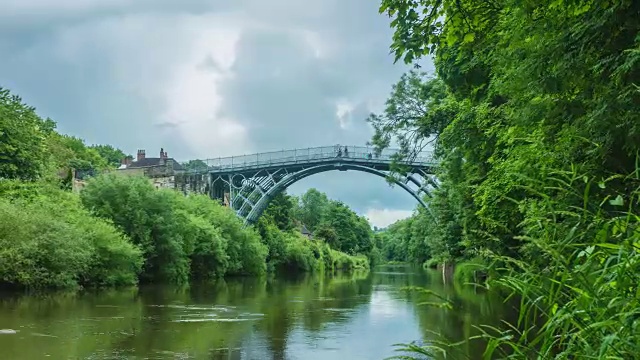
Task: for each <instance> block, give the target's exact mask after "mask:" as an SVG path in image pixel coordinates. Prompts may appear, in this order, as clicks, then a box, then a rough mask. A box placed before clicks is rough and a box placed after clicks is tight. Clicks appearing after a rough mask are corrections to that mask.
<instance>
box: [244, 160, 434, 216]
mask: <svg viewBox="0 0 640 360" xmlns="http://www.w3.org/2000/svg"><path fill="white" fill-rule="evenodd" d="M336 170H338V171H347V170H354V171H361V172H366V173H369V174H373V175H376V176H380V177H382V178H385V179H389V176H388V174H387V173H385V172H383V171H380V170H377V169H374V168H371V167H367V166H363V165H358V164H350V163H334V164H323V165H317V166H312V167H309V168H306V169H303V170H301V171H298V172H295V173H291V174H288V175H286V176H284V177H283V178H282V179H281V180H280V181H278V182H276V183H275V184H274V185H273V186H272V187H270V188H269V189H268V190H267V191H266V192H265V193H264V194H262V196H261V197H260V200H258V202H257V203H255V205H254V206H252V208H251V210H250V211H249V213H248V214H247V216H246V218H245V223H246V224H252V223H254V222H256V221H257V220H258V218H260V215H262V213H263V212H264V211H265V209H266V208H267V206H268V205H269V202H270V201H271V200H272V199H273V197H275V196H276V195H277V194H278V193H280V192H282V191H284V190H285V189H286V188H288V187H289V186H291V185H293V184H294V183H296V182H298V181H300V180H302V179H304V178H307V177H309V176H312V175H316V174H319V173H323V172H328V171H336ZM391 180H392V181H393V183H394V184H396V185H398V186H399V187H400V188H402V189H403V190H405V191H406V192H408V193H409V194H410V195H411V196H412V197H413V198H414V199H416V201H417V202H418V204H420V205H421V206H422V207H424V208H427V205H426V203H425V202H424V200H423V199H422V198H421V197H420V190H419V191H415V190H413V189H412V188H411V187H410V186H408V185H407V182H412V183H414V184H416V185H418V186H420V187H421V186H422V184H421V183H420V182H419V181H418V180H417V179H416V178H415V177H413V176H412V175H409V176H407V178H406V180H405V181H404V182H403V181H400V180H398V179H396V178H391ZM429 180H431V179H429ZM430 184H432V185H434V184H433V183H432V182H431V181H430ZM422 192H424V193H425V194H427V195H428V196H430V194H429V192H428V191H427V190H426V189H424V188H422Z"/></svg>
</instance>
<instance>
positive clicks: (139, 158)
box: [136, 150, 145, 161]
mask: <svg viewBox="0 0 640 360" xmlns="http://www.w3.org/2000/svg"><path fill="white" fill-rule="evenodd" d="M144 156H145V152H144V150H138V156H137V158H136V161H140V160H144Z"/></svg>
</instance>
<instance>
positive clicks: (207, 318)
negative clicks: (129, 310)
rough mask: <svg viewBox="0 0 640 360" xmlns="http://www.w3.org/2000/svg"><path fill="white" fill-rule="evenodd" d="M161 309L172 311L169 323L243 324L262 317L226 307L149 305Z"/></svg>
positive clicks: (261, 315)
mask: <svg viewBox="0 0 640 360" xmlns="http://www.w3.org/2000/svg"><path fill="white" fill-rule="evenodd" d="M149 306H153V307H163V308H168V309H171V310H173V311H174V314H171V315H173V316H172V317H173V319H172V320H170V321H171V322H178V323H201V322H244V321H257V320H260V319H262V318H263V317H264V314H261V313H251V312H243V311H240V310H239V309H238V308H237V307H235V306H226V305H212V306H203V305H177V304H172V305H149Z"/></svg>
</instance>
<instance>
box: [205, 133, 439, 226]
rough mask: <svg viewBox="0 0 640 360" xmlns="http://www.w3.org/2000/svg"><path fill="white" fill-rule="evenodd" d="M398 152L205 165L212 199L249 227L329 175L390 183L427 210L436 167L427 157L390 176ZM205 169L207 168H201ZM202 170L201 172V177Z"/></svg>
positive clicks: (300, 154)
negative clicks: (273, 205)
mask: <svg viewBox="0 0 640 360" xmlns="http://www.w3.org/2000/svg"><path fill="white" fill-rule="evenodd" d="M396 153H397V150H394V149H386V150H384V151H383V152H382V153H381V154H379V155H376V154H375V153H374V151H373V150H372V149H371V148H369V147H362V146H343V145H335V146H324V147H314V148H306V149H294V150H283V151H274V152H265V153H257V154H251V155H242V156H231V157H225V158H218V159H209V160H206V161H205V162H206V163H207V170H206V172H207V173H208V175H209V176H208V180H207V181H208V184H207V185H208V186H206V188H207V191H208V193H209V196H210V197H211V198H212V199H216V200H219V201H221V202H222V203H223V204H224V205H226V206H229V207H231V208H232V209H233V210H234V211H235V212H236V214H237V215H238V216H240V217H242V218H244V219H245V223H246V224H252V223H254V222H255V221H257V220H258V218H259V217H260V215H261V214H262V212H263V211H264V210H265V209H266V208H267V205H268V204H269V201H270V200H271V199H272V198H273V197H274V196H275V195H277V194H278V193H279V192H281V191H283V190H285V189H286V188H287V187H288V186H290V185H291V184H293V183H295V182H297V181H299V180H301V179H304V178H306V177H308V176H311V175H314V174H318V173H322V172H326V171H336V170H337V171H347V170H353V171H362V172H366V173H369V174H372V175H377V176H380V177H383V178H386V179H387V180H389V181H390V182H393V183H395V184H396V185H397V186H399V187H400V188H402V189H404V190H405V191H407V192H408V193H409V194H411V196H413V197H414V198H415V199H416V201H417V202H418V203H419V204H420V205H422V206H424V207H426V205H425V203H424V201H423V195H425V194H426V195H428V196H430V194H429V189H430V188H436V187H437V184H436V182H435V180H434V171H435V167H436V166H437V162H436V161H435V160H434V159H433V156H432V154H431V153H428V152H423V153H419V154H417V155H416V156H414V157H413V159H412V160H410V161H407V162H404V163H402V165H404V167H405V169H406V172H405V171H403V173H404V174H403V175H401V176H398V175H397V174H393V176H392V174H391V164H392V163H393V159H394V154H396ZM203 170H204V169H203ZM203 170H200V171H198V172H199V173H200V174H202V173H203Z"/></svg>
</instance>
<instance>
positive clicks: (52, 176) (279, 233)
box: [0, 89, 372, 288]
mask: <svg viewBox="0 0 640 360" xmlns="http://www.w3.org/2000/svg"><path fill="white" fill-rule="evenodd" d="M55 125H56V124H55V122H53V121H52V120H50V119H46V120H45V119H41V118H40V117H39V116H38V115H37V114H36V112H35V110H34V109H33V108H32V107H29V106H27V105H25V104H23V103H22V100H21V99H20V98H19V97H17V96H15V95H12V94H11V93H10V92H9V91H8V90H6V89H0V140H1V141H0V219H2V221H0V286H2V287H16V288H74V287H78V286H82V287H94V286H125V285H135V284H137V283H138V282H145V283H149V282H163V283H185V282H188V281H201V280H208V279H213V278H217V277H221V276H230V275H250V276H259V275H262V274H264V273H266V272H267V271H289V272H291V271H294V272H300V271H302V272H312V271H320V272H322V271H324V272H328V271H334V270H353V269H367V268H368V267H369V257H370V256H371V253H372V246H371V229H370V227H369V224H368V222H367V221H366V220H365V219H364V218H362V217H359V216H357V215H356V214H355V213H354V212H353V211H351V210H350V209H349V208H348V207H346V206H345V205H343V204H341V203H338V202H334V201H330V200H328V199H327V198H326V195H324V194H322V193H319V192H318V191H316V190H315V189H312V190H310V191H309V192H308V193H307V194H305V195H304V196H302V200H301V201H298V200H297V198H295V197H291V196H288V195H286V194H280V195H279V196H278V197H277V198H276V199H275V200H274V201H273V202H272V204H271V205H270V207H269V208H268V209H267V210H266V212H265V214H264V216H263V217H262V218H261V219H260V223H259V224H258V225H257V226H256V227H255V228H254V227H245V226H244V225H243V223H242V221H241V220H240V219H239V218H238V217H237V216H236V215H235V214H234V213H233V212H232V211H231V210H230V209H228V208H225V207H223V206H221V205H220V204H218V203H216V202H214V201H212V200H211V199H209V198H208V197H206V196H204V195H189V196H184V195H182V194H181V193H179V192H177V191H174V190H171V189H163V190H157V189H155V188H154V186H153V185H152V184H151V182H150V181H149V180H148V179H146V178H144V177H134V176H125V175H121V174H118V173H117V172H114V171H109V170H113V169H114V168H115V167H116V166H118V165H119V163H120V161H121V159H122V158H124V157H126V156H127V155H126V154H125V153H124V152H122V151H121V150H119V149H116V148H114V147H112V146H109V145H92V146H87V145H85V143H84V142H83V141H82V140H81V139H78V138H75V137H71V136H67V135H63V134H60V133H58V132H56V131H55ZM186 165H187V166H188V167H190V168H193V167H198V166H199V164H198V163H197V162H189V163H187V164H186ZM74 173H75V174H74ZM78 175H79V176H78ZM78 177H83V178H86V179H88V182H87V185H86V187H84V189H83V190H81V191H80V192H79V193H78V192H73V191H71V189H72V182H73V181H74V180H73V179H74V178H78ZM314 196H315V197H320V198H322V199H323V200H322V201H321V203H320V207H321V208H322V210H321V212H322V214H319V215H318V216H309V214H310V213H311V212H313V211H316V210H317V209H316V208H314V207H313V206H318V204H317V203H313V205H310V204H308V203H307V202H305V201H306V200H305V199H307V198H310V197H314ZM311 219H312V220H311ZM318 219H321V221H320V222H319V223H316V222H313V221H316V220H318ZM305 221H311V222H310V223H309V227H310V228H311V229H313V230H315V234H314V236H313V238H311V239H309V238H307V237H305V236H303V235H302V234H301V232H300V228H301V227H302V226H303V225H304V224H305Z"/></svg>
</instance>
